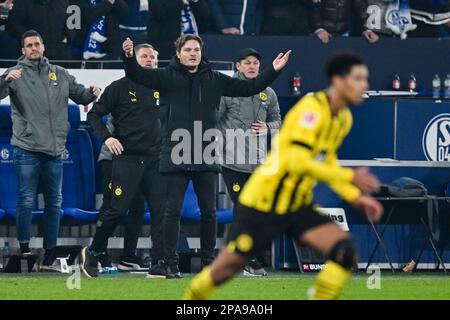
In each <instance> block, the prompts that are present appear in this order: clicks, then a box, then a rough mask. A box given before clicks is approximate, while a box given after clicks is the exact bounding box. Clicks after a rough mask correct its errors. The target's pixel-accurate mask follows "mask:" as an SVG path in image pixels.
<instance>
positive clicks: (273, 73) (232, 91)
mask: <svg viewBox="0 0 450 320" xmlns="http://www.w3.org/2000/svg"><path fill="white" fill-rule="evenodd" d="M290 54H291V50H289V51H288V52H286V53H280V54H278V56H277V57H276V58H275V60H273V62H272V66H271V67H269V68H267V69H266V70H264V71H263V72H262V73H261V74H259V75H258V76H257V77H256V78H253V79H250V80H242V79H238V78H232V77H228V76H226V75H223V74H221V77H222V81H223V82H224V90H223V95H224V96H227V97H250V96H252V95H255V94H257V93H259V92H261V91H263V90H264V89H265V88H267V87H268V86H269V85H270V84H271V83H272V82H274V81H275V79H276V78H277V77H278V75H279V72H280V71H281V70H282V69H283V68H284V67H285V66H286V64H287V62H288V61H289V55H290Z"/></svg>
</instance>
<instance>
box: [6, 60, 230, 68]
mask: <svg viewBox="0 0 450 320" xmlns="http://www.w3.org/2000/svg"><path fill="white" fill-rule="evenodd" d="M50 62H51V63H52V64H56V65H61V66H63V67H64V68H67V69H123V62H122V60H51V61H50ZM169 62H170V60H159V61H158V64H159V66H160V67H165V66H167V65H168V64H169ZM210 62H211V63H212V65H213V69H216V70H231V71H234V63H233V62H232V61H221V60H211V61H210ZM16 64H17V60H15V59H0V66H1V67H3V68H9V67H13V66H15V65H16Z"/></svg>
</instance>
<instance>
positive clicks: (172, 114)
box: [124, 57, 278, 172]
mask: <svg viewBox="0 0 450 320" xmlns="http://www.w3.org/2000/svg"><path fill="white" fill-rule="evenodd" d="M124 62H125V73H126V76H127V77H128V78H130V79H132V80H133V81H135V82H137V83H140V84H142V85H144V86H147V87H148V88H151V89H155V90H159V91H160V92H161V95H162V96H164V97H166V98H167V103H168V111H167V112H168V115H167V124H166V127H167V130H166V132H165V134H163V143H162V150H161V162H160V171H161V172H173V171H220V160H218V156H219V155H217V154H215V153H214V151H213V150H212V149H215V148H213V147H212V146H213V145H214V142H215V143H217V140H216V137H217V134H216V133H217V132H219V131H218V129H216V128H217V120H218V119H217V118H218V109H219V104H220V98H221V96H231V97H240V96H246V97H248V96H252V95H254V94H257V93H259V92H261V91H262V90H264V89H265V88H266V87H267V86H268V85H270V84H271V83H272V82H273V81H274V80H275V79H276V77H277V76H278V72H276V71H275V70H274V69H273V67H272V66H270V68H268V69H266V70H265V71H264V72H262V73H261V74H260V75H259V76H258V77H256V78H254V79H251V80H241V79H238V78H232V77H229V76H227V75H224V74H222V73H220V72H218V71H213V70H212V69H211V64H210V63H209V62H208V60H206V59H205V58H203V59H202V61H201V63H200V65H199V68H198V71H197V72H196V73H190V72H189V71H188V69H186V67H184V66H183V65H182V64H181V63H180V61H179V59H178V58H177V57H173V58H172V60H171V62H170V65H169V66H167V67H165V68H159V69H153V70H149V69H144V68H142V67H141V66H139V65H138V63H137V62H136V59H135V58H134V57H131V58H127V57H124ZM209 129H216V130H215V131H214V133H213V132H212V131H211V130H209ZM208 130H209V131H208ZM211 133H213V136H211V135H209V134H211ZM219 134H220V132H219Z"/></svg>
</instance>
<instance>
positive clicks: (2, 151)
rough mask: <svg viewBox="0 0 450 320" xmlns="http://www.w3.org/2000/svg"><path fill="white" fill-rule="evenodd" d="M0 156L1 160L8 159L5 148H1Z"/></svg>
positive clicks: (7, 152) (7, 151)
mask: <svg viewBox="0 0 450 320" xmlns="http://www.w3.org/2000/svg"><path fill="white" fill-rule="evenodd" d="M0 156H1V158H2V159H3V160H8V159H9V150H8V149H6V148H3V149H2V150H1V151H0Z"/></svg>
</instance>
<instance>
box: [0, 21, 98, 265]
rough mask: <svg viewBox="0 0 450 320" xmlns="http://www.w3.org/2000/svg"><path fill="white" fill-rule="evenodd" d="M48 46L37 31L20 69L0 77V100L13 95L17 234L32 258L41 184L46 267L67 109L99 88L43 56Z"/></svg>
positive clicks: (25, 45)
mask: <svg viewBox="0 0 450 320" xmlns="http://www.w3.org/2000/svg"><path fill="white" fill-rule="evenodd" d="M44 51H45V46H44V43H43V41H42V37H41V36H40V34H39V33H38V32H36V31H34V30H29V31H27V32H25V33H24V34H23V36H22V54H23V56H22V57H20V58H19V60H18V64H17V66H14V67H12V68H10V69H8V70H7V71H6V72H5V73H4V74H3V75H2V76H1V77H0V99H3V98H5V97H6V96H8V95H9V97H10V99H11V117H12V122H13V135H12V139H11V144H12V145H13V146H14V163H15V166H16V171H17V179H18V186H19V199H18V203H17V212H16V223H17V236H18V240H19V243H20V249H21V253H22V254H24V255H25V254H30V249H29V241H30V229H31V218H32V208H33V203H34V200H35V198H36V193H37V190H38V184H39V182H41V184H42V186H41V187H42V190H43V193H44V201H45V210H44V218H43V225H44V249H46V255H45V258H44V262H43V265H44V266H45V265H47V264H51V263H52V262H53V261H51V257H52V255H51V250H52V249H53V248H54V247H55V246H56V241H57V238H58V233H59V216H60V210H61V203H62V195H61V188H62V166H63V165H62V159H61V155H62V154H63V152H64V150H65V144H66V138H67V134H68V132H69V129H70V124H69V122H68V111H67V105H68V103H69V98H70V99H72V100H73V101H74V102H76V103H79V104H84V105H86V104H89V103H90V102H92V101H94V100H95V99H96V98H97V96H98V95H99V93H100V89H99V88H97V87H94V86H91V87H90V88H89V89H87V88H85V87H84V86H82V85H81V84H78V83H77V81H76V80H75V78H74V77H73V76H71V75H70V74H69V73H68V72H67V70H65V69H64V68H62V67H59V66H55V65H52V64H50V63H49V61H48V59H47V58H46V57H44Z"/></svg>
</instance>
